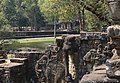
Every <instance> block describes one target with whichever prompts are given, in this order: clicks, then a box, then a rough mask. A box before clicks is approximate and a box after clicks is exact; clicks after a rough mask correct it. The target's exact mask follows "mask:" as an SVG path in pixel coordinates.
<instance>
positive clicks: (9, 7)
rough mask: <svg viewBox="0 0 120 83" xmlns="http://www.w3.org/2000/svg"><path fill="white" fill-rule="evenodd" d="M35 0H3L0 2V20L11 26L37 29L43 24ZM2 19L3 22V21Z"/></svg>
mask: <svg viewBox="0 0 120 83" xmlns="http://www.w3.org/2000/svg"><path fill="white" fill-rule="evenodd" d="M37 3H38V2H37V0H3V1H1V2H0V7H1V8H2V9H0V15H1V13H2V15H1V16H0V22H1V21H2V22H1V23H2V25H5V24H4V23H7V22H6V21H8V23H7V24H10V25H11V26H12V27H19V28H21V27H27V26H31V27H33V28H35V29H36V30H39V28H40V27H41V26H44V17H43V16H42V13H41V11H40V9H39V7H38V6H37ZM3 21H4V23H3Z"/></svg>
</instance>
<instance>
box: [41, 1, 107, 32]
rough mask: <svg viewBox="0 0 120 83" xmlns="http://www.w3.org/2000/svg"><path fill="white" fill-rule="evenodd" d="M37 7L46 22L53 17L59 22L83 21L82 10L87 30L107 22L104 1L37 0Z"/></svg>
mask: <svg viewBox="0 0 120 83" xmlns="http://www.w3.org/2000/svg"><path fill="white" fill-rule="evenodd" d="M39 7H40V9H41V11H42V12H43V13H44V15H45V16H46V19H47V20H48V21H52V19H53V18H55V17H56V18H57V19H59V21H68V20H71V21H74V20H76V19H79V20H80V18H81V19H82V20H83V18H82V17H83V15H82V14H81V13H82V10H83V9H84V10H85V11H84V13H85V18H84V20H85V26H86V27H87V28H88V29H89V30H91V28H98V29H99V28H100V27H101V26H102V25H103V24H107V23H108V22H109V18H108V12H107V11H106V10H107V4H106V2H105V0H39ZM79 11H80V13H79ZM80 14H81V15H80ZM79 17H80V18H79ZM82 20H81V21H82Z"/></svg>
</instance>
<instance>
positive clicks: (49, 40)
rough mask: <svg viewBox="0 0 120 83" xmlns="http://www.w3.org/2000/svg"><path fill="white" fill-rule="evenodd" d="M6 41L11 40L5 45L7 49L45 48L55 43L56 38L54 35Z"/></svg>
mask: <svg viewBox="0 0 120 83" xmlns="http://www.w3.org/2000/svg"><path fill="white" fill-rule="evenodd" d="M6 41H9V42H7V43H5V44H4V46H3V47H4V49H5V50H15V49H17V48H20V47H32V48H39V49H40V50H44V49H45V48H46V47H47V46H48V45H49V44H53V43H54V42H55V38H54V37H45V38H25V39H11V40H6Z"/></svg>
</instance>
